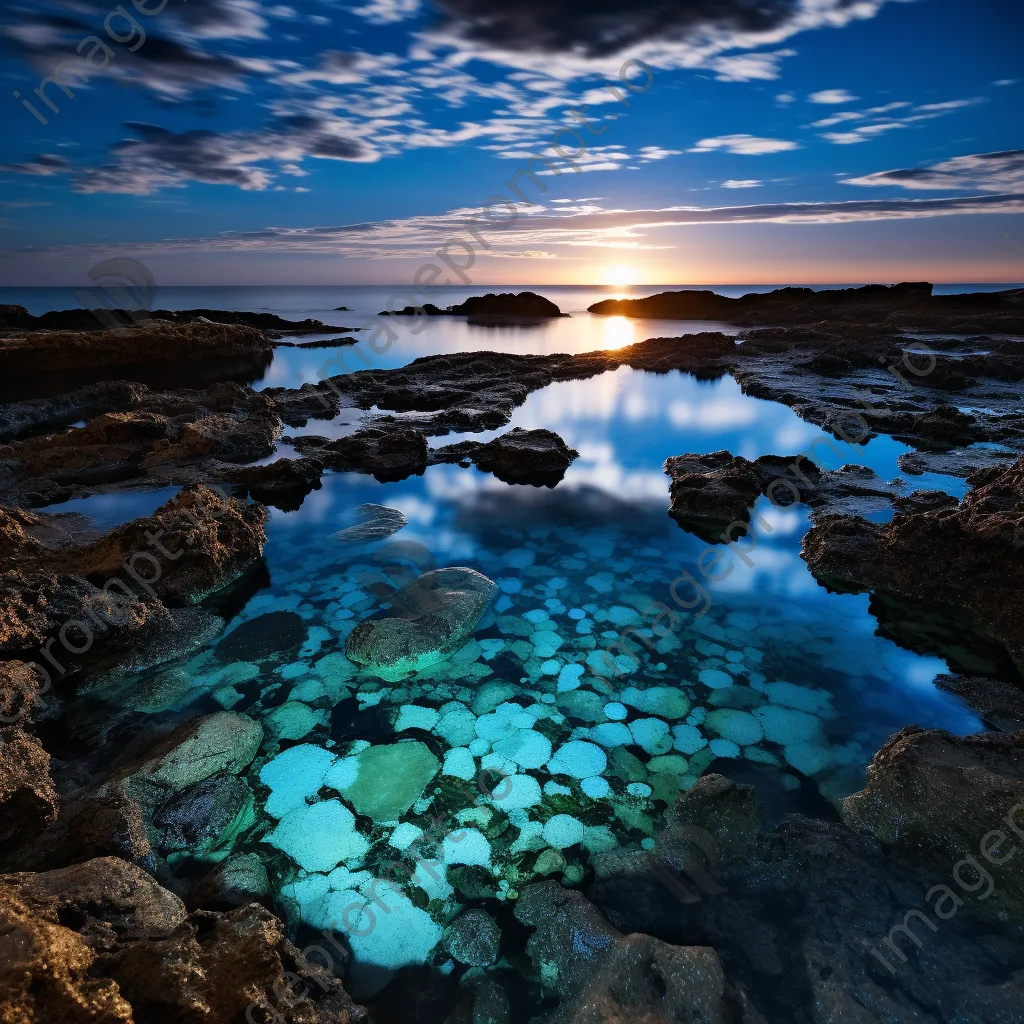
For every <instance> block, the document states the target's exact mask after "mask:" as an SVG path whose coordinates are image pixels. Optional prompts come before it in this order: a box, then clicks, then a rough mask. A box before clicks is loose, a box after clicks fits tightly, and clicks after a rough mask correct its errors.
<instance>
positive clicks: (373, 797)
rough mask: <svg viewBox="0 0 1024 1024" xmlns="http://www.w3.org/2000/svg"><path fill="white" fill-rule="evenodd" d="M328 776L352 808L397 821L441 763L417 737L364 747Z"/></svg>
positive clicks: (374, 817) (330, 783)
mask: <svg viewBox="0 0 1024 1024" xmlns="http://www.w3.org/2000/svg"><path fill="white" fill-rule="evenodd" d="M342 765H343V767H342V768H341V769H340V771H339V770H335V771H332V772H331V773H329V774H328V776H327V784H328V785H333V786H334V787H335V788H337V790H338V791H339V792H340V793H341V794H342V796H344V797H345V799H346V800H347V801H348V802H349V803H350V804H351V805H352V806H353V807H354V808H355V810H356V812H357V813H358V814H365V815H366V816H367V817H369V818H373V820H374V821H377V822H381V821H397V820H398V819H399V818H400V817H401V816H402V815H403V814H405V812H406V811H408V810H409V808H410V807H412V805H413V804H414V803H415V802H416V801H417V800H418V799H419V798H420V796H421V795H422V793H423V790H424V789H425V788H426V787H427V783H429V782H430V780H431V779H433V778H434V776H435V775H437V773H438V771H439V770H440V768H441V763H440V761H438V759H437V758H436V757H434V755H433V754H432V753H431V752H430V750H429V749H428V748H427V746H426V745H425V744H423V743H420V742H419V741H417V740H413V741H405V742H401V743H389V744H383V745H375V746H372V747H367V748H366V750H362V751H360V752H359V753H358V754H355V755H354V756H352V757H350V758H346V760H345V761H344V762H342Z"/></svg>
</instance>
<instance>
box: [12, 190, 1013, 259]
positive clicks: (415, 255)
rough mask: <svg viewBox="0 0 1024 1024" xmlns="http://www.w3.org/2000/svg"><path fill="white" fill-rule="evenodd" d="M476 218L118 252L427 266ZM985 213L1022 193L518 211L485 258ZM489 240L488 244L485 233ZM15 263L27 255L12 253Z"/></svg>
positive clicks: (72, 251)
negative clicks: (682, 230) (744, 227)
mask: <svg viewBox="0 0 1024 1024" xmlns="http://www.w3.org/2000/svg"><path fill="white" fill-rule="evenodd" d="M479 213H480V211H479V210H476V209H457V210H452V211H450V212H448V213H446V214H441V215H436V216H422V217H408V218H404V219H399V220H387V221H374V222H368V223H361V224H347V225H340V226H325V227H304V228H266V229H263V230H259V231H249V232H227V233H224V234H222V235H219V236H217V237H216V238H198V239H197V238H192V239H164V240H162V241H160V242H158V243H142V242H140V243H132V244H128V245H124V244H122V245H118V246H117V247H116V251H117V252H118V253H120V254H122V255H124V254H127V253H130V252H137V253H146V252H149V253H153V252H159V253H161V254H164V253H169V252H178V253H194V254H204V253H228V252H234V253H238V252H269V253H314V254H316V253H319V254H325V255H331V256H334V257H347V258H353V259H385V258H409V259H429V258H430V257H431V256H432V255H433V254H434V253H435V252H436V250H437V248H438V247H439V246H440V245H443V244H444V243H445V241H447V240H448V239H450V238H452V237H456V236H459V235H460V233H461V234H462V235H463V236H464V237H467V238H468V235H466V232H465V224H466V221H467V218H469V217H472V216H474V215H477V214H479ZM986 213H1000V214H1006V213H1024V193H1019V194H1013V195H983V196H973V197H963V198H944V199H882V200H859V201H852V202H827V203H776V204H760V205H748V206H720V207H693V206H671V207H665V208H661V209H647V210H643V209H642V210H621V209H602V208H601V207H600V206H598V205H596V204H594V203H581V205H579V206H576V207H568V208H567V207H564V206H562V207H558V208H555V207H553V206H552V207H547V206H543V205H540V204H538V205H534V206H532V207H528V208H523V209H521V212H520V215H519V218H518V220H517V221H516V223H515V224H514V225H512V226H510V227H507V228H504V229H501V230H498V231H494V232H493V234H490V237H489V239H488V240H489V241H490V243H491V245H492V249H491V250H489V251H485V252H484V253H483V254H482V255H491V256H495V255H498V254H499V252H500V254H501V255H503V256H514V257H515V258H519V259H540V258H543V259H550V258H552V253H553V251H554V254H555V255H556V256H557V253H558V250H559V249H562V250H568V251H569V252H572V251H574V250H577V249H580V248H597V249H602V248H614V249H623V250H647V249H665V248H674V244H673V243H674V239H673V237H672V236H671V235H668V236H666V235H665V232H667V231H671V229H673V228H678V227H684V226H687V225H694V224H723V225H725V224H794V225H799V224H807V225H810V224H848V223H857V222H870V221H883V220H908V219H920V218H929V217H943V216H965V215H980V214H986ZM484 232H485V235H487V234H488V232H487V230H486V228H485V229H484ZM109 251H112V250H111V249H109V248H107V247H104V246H88V247H84V246H78V247H74V246H65V247H60V248H51V249H46V250H44V249H36V250H33V253H32V254H34V255H39V256H46V255H49V256H62V257H69V256H82V257H84V256H90V257H91V256H94V255H99V254H103V253H106V252H109ZM0 255H7V256H8V257H14V256H16V257H18V258H26V257H27V256H28V255H29V254H27V253H25V252H18V251H16V250H7V251H6V253H2V254H0Z"/></svg>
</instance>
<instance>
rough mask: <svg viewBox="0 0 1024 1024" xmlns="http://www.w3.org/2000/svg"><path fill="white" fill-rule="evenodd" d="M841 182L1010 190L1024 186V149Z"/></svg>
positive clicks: (961, 158) (949, 188)
mask: <svg viewBox="0 0 1024 1024" xmlns="http://www.w3.org/2000/svg"><path fill="white" fill-rule="evenodd" d="M842 182H843V184H844V185H865V186H874V187H878V186H895V187H898V188H905V189H914V190H932V191H940V190H941V191H952V190H957V189H982V190H983V191H985V192H1009V191H1013V190H1014V189H1019V188H1024V149H1011V150H1006V151H1004V152H1001V153H975V154H972V155H970V156H957V157H953V158H952V159H951V160H943V161H942V162H941V163H937V164H932V165H931V166H929V167H913V168H909V169H905V170H895V171H878V172H876V173H875V174H866V175H864V176H863V177H860V178H844V179H842Z"/></svg>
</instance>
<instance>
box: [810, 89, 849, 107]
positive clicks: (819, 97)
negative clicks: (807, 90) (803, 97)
mask: <svg viewBox="0 0 1024 1024" xmlns="http://www.w3.org/2000/svg"><path fill="white" fill-rule="evenodd" d="M807 99H808V100H809V101H810V102H811V103H836V104H838V103H853V102H854V101H855V100H856V99H857V97H856V96H854V95H853V93H852V92H850V91H849V90H847V89H822V90H821V91H820V92H812V93H811V95H810V96H808V97H807Z"/></svg>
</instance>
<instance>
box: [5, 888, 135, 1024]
mask: <svg viewBox="0 0 1024 1024" xmlns="http://www.w3.org/2000/svg"><path fill="white" fill-rule="evenodd" d="M95 959H96V957H95V954H94V953H93V952H92V950H91V949H90V948H89V946H88V945H87V944H86V942H85V941H84V940H83V939H82V938H81V937H80V936H79V935H76V934H75V932H73V931H71V930H70V929H68V928H64V927H62V926H60V925H59V924H57V923H56V922H55V921H52V920H47V919H45V918H41V917H38V916H36V915H35V914H33V913H32V911H31V910H30V909H29V908H28V907H27V906H26V905H25V904H24V903H23V902H22V901H21V900H20V899H18V897H17V896H16V895H15V893H14V892H13V891H12V890H10V889H8V888H7V887H6V886H5V885H3V883H2V882H0V1020H4V1021H9V1022H10V1024H43V1022H44V1021H45V1022H47V1024H134V1022H133V1018H132V1008H131V1006H130V1005H129V1004H128V1003H127V1002H126V1001H125V999H124V998H123V997H122V996H121V994H120V991H119V989H118V986H117V983H116V982H113V981H111V980H110V979H109V978H103V977H97V976H96V974H95V972H94V971H93V969H92V968H93V964H94V962H95Z"/></svg>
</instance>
